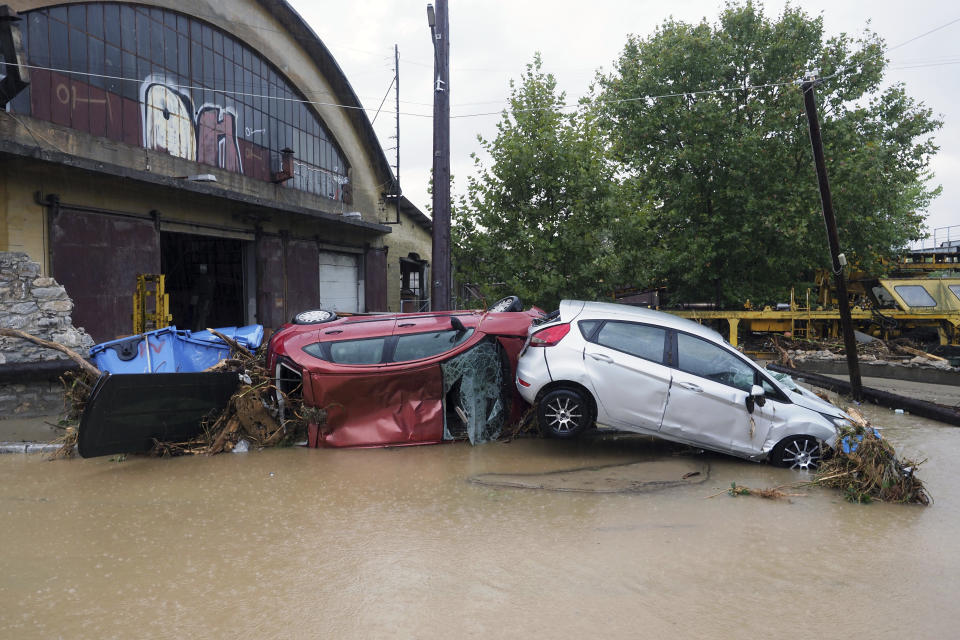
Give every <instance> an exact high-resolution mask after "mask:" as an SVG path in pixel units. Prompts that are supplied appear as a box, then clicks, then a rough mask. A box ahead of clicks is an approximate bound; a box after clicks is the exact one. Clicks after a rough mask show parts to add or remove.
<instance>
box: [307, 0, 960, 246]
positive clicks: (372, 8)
mask: <svg viewBox="0 0 960 640" xmlns="http://www.w3.org/2000/svg"><path fill="white" fill-rule="evenodd" d="M291 2H292V4H293V6H294V8H295V9H296V10H297V11H299V12H300V14H301V15H302V16H303V17H304V18H305V19H306V21H307V22H308V23H309V24H310V26H311V27H313V29H314V31H316V33H317V34H318V35H319V36H320V38H321V39H322V40H323V41H324V43H325V44H326V45H327V47H328V48H329V49H330V51H331V52H332V53H333V55H334V57H335V58H336V59H337V62H338V63H339V64H340V67H341V68H342V69H343V71H344V72H345V73H346V76H347V78H348V80H349V81H350V83H351V84H352V85H353V88H354V91H356V93H357V95H358V96H359V97H360V100H361V102H362V103H363V105H364V107H366V108H368V109H370V112H369V117H370V118H371V119H373V118H374V113H375V112H376V110H377V108H378V106H379V105H380V103H381V100H382V99H383V97H384V95H385V94H386V93H387V89H388V87H389V86H390V82H391V80H392V79H393V46H394V44H397V45H399V48H400V112H401V116H400V163H401V164H400V177H401V183H402V186H403V191H404V194H405V195H406V196H407V197H408V198H409V199H410V200H411V201H412V202H413V203H415V204H416V205H417V206H419V207H420V208H421V209H422V210H424V211H427V206H428V205H429V203H430V198H429V196H428V195H427V183H428V179H429V174H430V167H431V163H432V160H431V151H432V144H433V142H432V140H433V138H432V136H433V130H432V120H431V117H432V100H433V92H432V79H433V49H432V43H431V40H430V30H429V27H428V26H427V12H426V6H427V1H426V0H422V1H421V0H355V1H354V2H348V3H333V2H317V1H316V0H291ZM449 4H450V102H451V116H452V119H451V127H450V128H451V172H452V173H453V176H454V195H456V194H457V193H462V192H463V191H464V190H465V187H466V180H465V178H466V176H467V175H468V174H470V173H472V172H473V162H472V160H471V159H470V154H471V153H473V152H480V146H479V144H478V142H477V135H478V134H479V135H482V136H483V137H484V138H487V139H492V138H493V137H494V136H495V135H496V123H497V122H498V121H499V118H500V115H499V114H500V111H502V109H503V108H504V106H505V103H506V99H507V96H508V94H509V86H508V83H509V80H510V79H511V78H513V79H518V78H519V77H520V76H521V74H522V73H523V71H524V69H525V65H526V64H527V63H529V62H530V61H531V60H532V59H533V55H534V52H536V51H539V52H540V53H541V54H542V57H543V68H544V70H545V71H547V72H550V73H553V74H554V75H555V76H556V78H557V82H558V85H559V87H560V89H562V90H563V91H565V92H566V95H567V101H568V102H575V101H576V99H577V98H578V97H580V96H582V95H584V94H586V93H587V92H588V90H589V85H590V82H591V81H592V80H593V79H594V77H595V75H596V72H597V70H598V69H604V70H610V69H611V67H612V65H613V62H614V61H615V60H616V59H617V57H618V56H619V53H620V52H621V50H622V48H623V45H624V44H625V43H626V40H627V36H628V35H629V34H637V35H640V36H648V35H649V34H651V33H652V32H653V30H654V29H655V27H656V26H657V25H658V24H660V23H661V22H662V21H663V20H664V19H666V18H668V17H670V16H672V17H674V18H675V19H678V20H683V21H686V22H698V21H700V20H701V19H702V18H706V19H707V20H708V21H710V22H711V23H715V22H716V20H717V16H719V14H720V12H721V11H722V9H723V7H724V3H723V2H722V0H675V1H674V2H671V3H667V2H662V0H656V1H652V0H625V1H621V0H594V1H593V2H570V1H568V0H524V1H522V2H518V1H517V0H513V1H506V0H482V1H481V0H453V1H452V2H450V3H449ZM792 4H793V5H794V6H799V7H801V8H803V9H804V10H805V11H806V12H807V13H808V14H810V15H813V16H816V15H821V14H822V15H823V18H824V27H825V30H826V33H827V34H828V35H834V34H838V33H841V32H846V33H849V34H858V33H861V32H862V31H863V30H864V28H865V27H867V26H868V21H869V27H870V28H871V29H872V30H873V31H876V32H877V33H878V34H879V35H880V36H881V37H882V38H884V40H885V41H886V42H887V44H888V46H889V47H891V48H892V50H891V51H890V52H889V55H888V58H889V60H890V66H889V70H888V72H887V76H886V77H887V79H888V80H890V81H894V82H903V83H905V84H906V87H907V93H908V94H909V95H911V96H912V97H914V98H916V99H917V100H919V101H921V102H923V103H924V104H925V105H926V106H928V107H930V108H931V109H933V111H934V113H935V114H937V115H939V116H940V118H941V119H942V120H943V121H944V126H943V128H942V129H941V130H940V132H939V133H938V134H937V136H936V140H937V143H938V144H939V145H940V152H939V153H938V154H937V156H936V157H935V158H934V160H933V170H934V172H935V174H936V175H935V178H934V183H935V184H940V185H942V186H943V193H942V195H941V196H940V197H939V198H938V199H937V200H935V201H934V203H933V204H932V205H931V207H930V211H929V212H928V217H927V224H928V227H929V229H930V230H932V229H934V228H937V227H946V226H949V225H960V213H958V211H960V106H958V104H960V82H958V80H957V78H958V73H960V21H957V22H953V24H949V25H948V24H947V23H950V22H952V21H955V20H958V19H960V4H958V3H956V2H954V1H949V0H936V1H934V0H914V1H913V2H904V1H903V0H832V1H829V2H826V1H821V0H801V1H800V2H794V3H792ZM762 5H763V7H764V11H765V13H766V14H767V16H768V17H776V16H778V15H779V14H780V13H781V11H782V10H783V7H784V5H785V3H784V2H782V1H768V2H764V3H762ZM944 25H947V26H944ZM938 27H943V28H939V29H938ZM934 29H937V30H936V31H934V32H933V33H930V34H929V35H924V36H923V37H920V38H917V39H916V40H913V41H912V42H907V41H908V40H911V39H913V38H915V37H917V36H920V35H921V34H925V33H926V32H929V31H931V30H934ZM903 43H906V44H903ZM901 44H902V45H903V46H898V45H901ZM394 100H395V98H394V94H393V92H392V91H391V92H390V94H389V95H388V97H387V101H386V103H385V104H384V105H383V109H382V111H381V112H380V113H379V115H377V116H376V119H375V121H374V128H375V129H376V131H377V134H378V136H379V138H380V142H381V144H382V145H383V147H384V149H385V150H386V153H387V156H388V158H390V162H391V164H393V162H394V157H395V156H394V153H395V151H394V150H393V149H391V147H394V146H395V144H396V143H395V141H394V139H393V138H392V136H394V135H395V126H396V119H395V108H394V105H395V102H394ZM477 114H490V115H477ZM824 135H825V136H827V135H829V131H828V130H824ZM828 171H829V167H828ZM952 233H953V235H952V237H953V238H956V239H960V227H958V228H957V229H953V230H952ZM841 235H842V230H841ZM841 241H842V240H841Z"/></svg>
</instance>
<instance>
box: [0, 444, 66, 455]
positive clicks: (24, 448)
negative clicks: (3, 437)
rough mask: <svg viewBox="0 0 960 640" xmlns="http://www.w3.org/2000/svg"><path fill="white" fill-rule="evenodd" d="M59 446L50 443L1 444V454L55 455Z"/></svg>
mask: <svg viewBox="0 0 960 640" xmlns="http://www.w3.org/2000/svg"><path fill="white" fill-rule="evenodd" d="M59 448H60V445H59V444H51V443H49V442H0V454H3V453H53V452H54V451H56V450H57V449H59Z"/></svg>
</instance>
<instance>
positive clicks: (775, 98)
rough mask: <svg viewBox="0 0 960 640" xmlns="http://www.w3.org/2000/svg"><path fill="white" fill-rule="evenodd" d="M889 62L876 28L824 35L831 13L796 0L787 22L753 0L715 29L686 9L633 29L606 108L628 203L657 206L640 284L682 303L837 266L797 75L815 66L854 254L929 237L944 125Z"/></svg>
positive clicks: (727, 298) (726, 297) (649, 214)
mask: <svg viewBox="0 0 960 640" xmlns="http://www.w3.org/2000/svg"><path fill="white" fill-rule="evenodd" d="M886 64H887V61H886V60H885V58H884V43H883V41H882V40H881V39H880V38H879V37H878V36H877V35H876V34H873V33H871V32H869V31H867V32H865V34H864V35H863V36H860V37H858V38H851V37H850V36H848V35H846V34H841V35H839V36H836V37H832V38H828V39H824V29H823V23H822V19H821V18H819V17H817V18H811V17H810V16H808V15H807V14H806V13H804V12H803V11H802V10H800V9H797V8H794V7H789V6H788V7H787V8H786V9H785V10H784V12H783V14H782V15H781V16H780V17H779V18H778V19H776V20H771V19H769V18H767V17H766V16H765V15H764V13H763V10H762V7H759V6H758V5H755V4H754V3H753V2H749V1H748V2H746V3H731V4H728V5H727V6H726V9H725V11H723V13H722V14H721V16H720V19H719V22H718V23H717V24H715V25H711V24H708V23H707V22H706V21H702V22H700V23H699V24H687V23H684V22H679V21H675V20H672V19H671V20H667V21H665V22H664V23H663V24H662V25H660V26H659V27H658V28H657V29H656V30H655V32H654V33H653V35H651V36H649V37H648V38H641V37H636V36H632V37H630V38H629V40H628V42H627V44H626V46H625V47H624V49H623V52H622V54H621V56H620V58H619V60H618V61H617V63H616V65H615V68H614V71H613V72H611V73H610V74H608V75H605V76H600V77H599V78H598V81H599V82H598V84H599V95H598V99H597V101H596V105H597V108H598V110H599V112H600V114H601V115H600V123H601V124H602V126H603V128H604V130H605V132H606V135H607V140H608V144H609V148H610V151H611V153H612V155H613V157H614V158H615V159H616V161H617V162H618V163H619V165H620V171H619V174H618V178H619V181H620V182H621V185H622V191H621V195H620V198H621V201H622V202H632V203H634V205H633V206H632V207H629V208H631V209H633V210H634V211H637V210H640V211H642V212H643V213H642V214H641V215H639V216H638V218H639V219H638V220H636V221H635V224H636V225H637V226H638V227H639V228H640V229H641V230H642V232H643V234H644V236H645V237H646V238H647V244H646V247H647V250H646V251H645V252H644V253H642V254H641V255H639V256H638V258H639V263H638V264H637V266H636V271H635V275H636V278H637V279H638V281H639V283H640V284H646V285H654V284H667V285H668V286H669V288H670V289H671V292H672V294H673V299H684V300H689V301H692V300H708V301H713V300H714V299H717V298H718V299H720V300H721V302H722V303H725V304H727V305H729V304H732V303H735V302H742V301H743V300H744V299H745V298H751V299H753V300H754V301H768V302H771V301H774V300H777V299H779V300H783V299H784V297H785V296H786V295H787V292H788V290H789V287H790V286H791V285H792V284H794V283H796V282H798V281H800V280H802V279H803V278H805V277H806V278H809V276H810V272H811V271H812V270H813V269H814V268H816V267H827V266H829V264H830V260H829V252H828V248H827V242H826V233H825V230H824V225H823V221H822V220H823V218H822V212H821V208H820V197H819V192H818V190H817V181H816V174H815V170H814V166H813V160H812V154H811V150H810V140H809V133H808V129H807V122H806V118H805V116H804V111H803V96H802V93H801V91H800V88H799V86H798V84H797V83H796V81H797V80H798V79H800V78H801V77H802V76H803V75H804V73H805V72H806V71H808V70H810V69H814V68H819V69H820V71H821V74H820V75H821V77H823V78H824V82H823V83H822V84H821V85H820V86H818V87H817V88H816V92H817V100H818V103H819V106H820V117H821V128H822V131H823V138H824V144H825V148H826V159H827V171H828V174H829V176H830V183H831V187H832V193H833V199H834V208H835V211H836V216H837V221H838V225H839V229H840V242H841V245H842V246H843V248H844V250H845V252H846V254H847V257H848V259H852V260H856V261H858V262H859V264H860V266H861V267H864V268H866V269H876V268H878V263H879V259H880V258H882V257H888V256H890V255H891V254H892V253H893V252H894V251H895V250H896V249H898V248H901V247H903V246H905V245H906V244H907V243H908V242H909V241H911V240H913V239H916V238H917V237H918V236H919V235H920V230H921V226H922V223H923V217H922V214H921V212H922V211H923V210H924V209H925V208H926V206H927V205H928V203H929V202H930V200H931V199H932V198H933V197H934V196H935V195H936V194H937V193H938V191H939V189H938V188H932V187H931V186H930V185H929V179H930V178H931V174H930V172H929V161H930V158H931V156H932V154H933V153H935V151H936V150H937V147H936V146H935V145H934V143H933V141H932V139H931V137H930V135H931V134H932V132H934V131H935V130H936V129H938V128H939V127H940V125H941V123H940V122H939V121H937V120H936V119H935V118H933V117H932V114H931V112H930V110H928V109H926V108H924V107H923V106H922V105H921V104H918V103H917V102H915V101H914V100H912V99H911V98H910V97H909V96H908V95H907V94H906V92H905V91H904V88H903V86H902V85H899V84H894V85H893V86H890V87H889V88H886V89H882V88H881V85H882V81H883V71H884V68H885V66H886ZM657 96H662V97H657ZM637 203H640V204H642V205H643V206H638V204H637Z"/></svg>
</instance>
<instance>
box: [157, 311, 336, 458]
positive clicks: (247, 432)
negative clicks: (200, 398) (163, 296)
mask: <svg viewBox="0 0 960 640" xmlns="http://www.w3.org/2000/svg"><path fill="white" fill-rule="evenodd" d="M210 331H211V333H213V334H214V335H216V336H217V337H218V338H220V339H221V340H223V341H224V342H226V343H227V344H229V345H230V351H231V353H230V355H231V357H230V358H228V359H226V360H221V361H220V362H219V363H217V364H216V365H215V366H213V367H211V368H210V369H209V370H210V371H229V372H232V373H236V374H237V375H238V376H239V377H240V380H241V384H240V386H239V387H237V390H236V391H235V392H234V394H233V396H231V398H230V401H229V402H228V403H227V406H226V407H224V408H223V410H222V411H220V412H218V413H215V414H213V415H211V416H209V417H208V418H207V419H206V420H204V423H203V431H202V433H201V434H200V435H198V436H197V437H196V438H193V439H192V440H188V441H186V442H155V443H154V447H153V450H152V451H151V452H150V453H151V455H157V456H168V455H169V456H173V455H184V454H194V455H197V454H206V455H214V454H217V453H221V452H228V451H234V450H236V451H244V450H247V449H248V448H251V447H253V448H263V447H276V446H284V445H290V444H293V443H294V442H297V441H298V440H303V439H305V438H306V428H307V423H308V422H309V421H313V422H318V423H320V424H323V421H324V420H325V418H326V412H325V411H323V410H322V409H320V410H316V409H312V410H311V411H310V412H307V411H306V410H305V408H304V407H303V405H302V403H301V402H300V400H299V398H296V397H293V395H292V394H284V393H282V392H280V391H278V389H277V386H276V385H275V384H274V379H273V376H271V375H270V373H269V372H268V371H267V367H266V348H265V347H261V349H260V350H259V351H258V352H257V353H256V354H254V353H251V352H250V351H248V350H247V349H246V348H244V347H243V346H241V345H240V344H238V343H237V342H236V341H235V340H233V339H231V338H228V337H227V336H225V335H223V334H221V333H219V332H217V331H214V330H212V329H211V330H210ZM295 391H299V390H295ZM278 394H280V395H282V396H283V397H284V403H283V406H284V408H285V410H284V411H283V412H281V410H280V408H279V404H278V402H277V397H278ZM308 413H309V415H308Z"/></svg>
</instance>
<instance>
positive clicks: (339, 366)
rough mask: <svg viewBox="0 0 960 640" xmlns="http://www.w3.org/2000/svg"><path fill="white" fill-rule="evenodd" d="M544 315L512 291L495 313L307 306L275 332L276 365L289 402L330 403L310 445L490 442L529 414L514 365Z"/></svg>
mask: <svg viewBox="0 0 960 640" xmlns="http://www.w3.org/2000/svg"><path fill="white" fill-rule="evenodd" d="M542 317H543V313H542V312H541V311H540V310H539V309H536V308H533V309H531V310H529V311H523V310H522V306H521V304H520V301H519V300H518V299H517V298H516V297H513V296H511V297H509V298H504V299H503V300H501V301H500V302H498V303H497V304H495V305H493V306H492V307H490V309H488V310H487V311H437V312H424V313H397V314H360V315H350V316H346V317H337V315H336V314H335V313H333V312H330V311H325V310H317V311H306V312H304V313H301V314H298V315H297V316H296V317H295V318H294V320H293V323H291V324H287V325H284V327H283V328H281V329H280V330H279V331H277V333H275V334H274V335H273V337H272V338H271V339H270V343H269V348H268V351H267V365H268V367H269V368H270V369H269V370H270V371H272V372H274V374H275V376H276V384H277V388H278V389H279V390H280V391H281V392H282V393H279V394H278V396H279V397H280V402H281V405H282V404H283V402H284V398H285V397H295V396H297V395H298V394H302V400H303V404H304V405H305V406H306V407H313V408H318V409H323V413H325V419H318V420H316V421H314V422H311V424H310V427H309V431H308V445H309V446H311V447H370V446H384V445H412V444H430V443H438V442H443V441H445V440H463V439H466V440H470V442H473V443H478V442H484V441H487V440H492V439H494V438H496V437H498V436H499V435H500V433H501V430H502V429H503V427H504V426H505V425H506V424H508V423H509V422H510V421H511V420H516V419H518V418H519V417H520V415H521V414H522V412H523V409H524V406H525V405H524V401H523V400H522V399H521V398H520V397H519V395H518V394H517V393H516V390H515V387H514V383H513V378H514V371H515V370H516V365H517V358H518V356H519V354H520V351H521V349H522V348H523V345H524V342H525V340H526V338H527V329H529V327H530V326H531V323H533V322H534V321H535V320H538V319H540V318H542ZM319 415H323V414H319Z"/></svg>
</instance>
